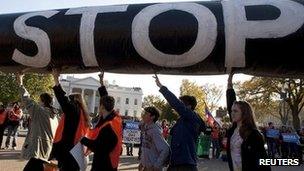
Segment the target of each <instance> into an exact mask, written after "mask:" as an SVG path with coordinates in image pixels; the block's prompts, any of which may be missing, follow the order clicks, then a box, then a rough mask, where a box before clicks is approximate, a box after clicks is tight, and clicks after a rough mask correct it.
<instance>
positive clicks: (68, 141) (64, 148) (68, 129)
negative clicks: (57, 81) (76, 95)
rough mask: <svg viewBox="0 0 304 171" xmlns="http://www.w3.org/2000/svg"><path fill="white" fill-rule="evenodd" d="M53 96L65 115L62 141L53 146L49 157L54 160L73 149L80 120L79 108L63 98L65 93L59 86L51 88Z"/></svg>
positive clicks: (65, 97) (66, 98)
mask: <svg viewBox="0 0 304 171" xmlns="http://www.w3.org/2000/svg"><path fill="white" fill-rule="evenodd" d="M53 90H54V93H55V96H56V98H57V101H58V103H59V104H60V106H61V109H62V111H63V113H64V114H65V121H64V128H63V133H62V139H61V141H60V142H58V143H54V144H53V149H52V153H51V156H52V157H55V158H56V159H59V158H61V157H62V156H65V155H64V154H67V153H69V151H70V150H71V149H72V148H73V147H74V139H75V134H76V131H77V128H78V124H79V119H80V106H79V105H78V104H77V103H74V102H73V101H70V99H69V98H68V97H67V96H65V94H66V93H65V92H64V90H63V89H62V87H61V86H60V85H58V86H54V87H53Z"/></svg>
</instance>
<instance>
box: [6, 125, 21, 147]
mask: <svg viewBox="0 0 304 171" xmlns="http://www.w3.org/2000/svg"><path fill="white" fill-rule="evenodd" d="M18 127H19V125H8V126H7V138H6V142H5V147H7V148H8V147H9V145H10V140H11V137H13V143H12V147H16V146H17V144H16V139H17V131H18Z"/></svg>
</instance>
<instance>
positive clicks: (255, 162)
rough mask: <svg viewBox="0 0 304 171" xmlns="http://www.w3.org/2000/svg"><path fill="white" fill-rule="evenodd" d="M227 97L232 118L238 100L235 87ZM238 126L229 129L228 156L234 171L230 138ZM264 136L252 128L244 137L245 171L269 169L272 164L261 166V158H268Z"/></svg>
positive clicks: (243, 161)
mask: <svg viewBox="0 0 304 171" xmlns="http://www.w3.org/2000/svg"><path fill="white" fill-rule="evenodd" d="M226 97H227V109H228V112H229V116H230V118H231V107H232V105H233V102H234V101H235V100H236V95H235V92H234V90H233V89H228V90H227V91H226ZM235 128H236V124H235V123H234V124H233V126H232V127H231V128H230V129H229V130H228V131H227V157H228V164H229V169H230V170H231V171H233V164H232V158H231V150H230V140H231V136H232V135H233V132H234V130H235ZM264 142H265V141H264V137H263V135H262V134H261V133H260V132H259V131H258V130H257V129H252V130H251V131H250V133H249V135H248V137H247V138H246V139H243V142H242V145H241V158H242V170H243V171H269V170H271V168H270V166H259V159H267V158H268V156H267V153H266V150H265V148H264Z"/></svg>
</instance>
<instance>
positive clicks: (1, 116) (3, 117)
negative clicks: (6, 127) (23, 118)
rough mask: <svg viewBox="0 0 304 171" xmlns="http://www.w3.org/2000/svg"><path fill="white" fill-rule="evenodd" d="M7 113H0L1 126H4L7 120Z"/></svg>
mask: <svg viewBox="0 0 304 171" xmlns="http://www.w3.org/2000/svg"><path fill="white" fill-rule="evenodd" d="M6 115H7V113H6V111H3V112H2V113H0V125H2V124H3V123H4V121H5V119H6Z"/></svg>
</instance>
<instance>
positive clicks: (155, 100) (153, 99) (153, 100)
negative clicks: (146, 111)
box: [142, 95, 166, 110]
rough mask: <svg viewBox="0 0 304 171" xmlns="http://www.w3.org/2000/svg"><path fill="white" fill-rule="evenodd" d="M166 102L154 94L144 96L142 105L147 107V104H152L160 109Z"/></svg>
mask: <svg viewBox="0 0 304 171" xmlns="http://www.w3.org/2000/svg"><path fill="white" fill-rule="evenodd" d="M165 104H166V102H165V100H163V99H161V98H160V96H155V95H148V96H146V97H144V100H143V103H142V107H143V108H145V107H149V106H154V107H156V108H157V109H159V110H162V109H163V108H164V106H165Z"/></svg>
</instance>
